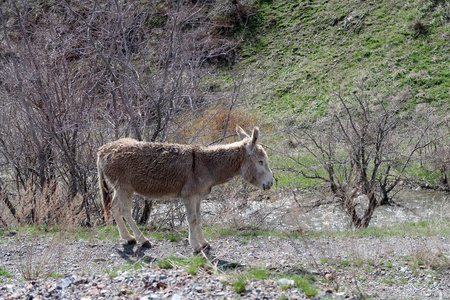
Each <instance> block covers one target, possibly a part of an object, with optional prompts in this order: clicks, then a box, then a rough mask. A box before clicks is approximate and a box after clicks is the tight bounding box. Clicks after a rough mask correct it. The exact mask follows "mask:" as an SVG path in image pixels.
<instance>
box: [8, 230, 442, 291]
mask: <svg viewBox="0 0 450 300" xmlns="http://www.w3.org/2000/svg"><path fill="white" fill-rule="evenodd" d="M152 242H153V247H152V248H151V249H139V248H138V247H137V246H131V245H124V244H122V243H121V242H120V241H104V240H100V239H98V238H95V237H92V238H89V239H87V240H83V239H80V240H76V241H74V240H73V238H72V239H70V238H68V237H61V236H57V235H51V234H46V235H21V234H16V235H12V236H0V266H1V269H0V270H3V271H6V272H7V274H6V275H8V274H9V275H10V276H6V275H5V274H3V275H1V274H2V273H0V299H1V300H3V299H44V298H45V299H47V298H51V299H85V300H86V299H212V298H213V299H236V298H244V299H280V297H283V298H285V299H310V298H308V297H307V296H306V295H305V294H304V292H303V291H302V290H300V289H297V288H295V287H294V286H291V287H287V286H286V284H284V285H282V284H281V283H280V281H279V280H280V279H281V278H284V277H288V274H299V275H304V274H312V275H313V276H314V277H315V278H316V282H315V283H314V284H315V286H316V288H317V290H318V295H316V296H315V299H320V298H326V299H362V298H364V297H366V298H367V297H371V298H375V299H450V269H449V264H448V262H449V260H450V257H449V253H450V241H449V237H448V236H426V237H421V236H418V237H416V236H413V237H408V236H406V237H364V238H348V237H343V238H341V237H339V238H337V237H325V236H324V237H319V238H309V237H306V238H304V239H288V238H279V237H255V238H245V237H239V238H234V237H223V238H218V239H215V240H213V241H211V244H212V246H213V250H211V253H210V254H211V255H213V256H214V257H215V258H216V261H221V262H223V261H227V262H232V263H235V264H240V265H241V266H240V267H238V268H236V269H227V270H224V271H220V268H219V269H215V267H216V266H215V265H214V267H210V268H200V269H199V271H198V273H197V274H196V275H189V274H188V273H187V272H186V270H185V269H186V266H184V267H183V266H180V267H177V268H173V269H161V268H159V267H158V264H157V263H156V259H162V258H167V257H169V256H170V255H173V256H175V257H192V251H191V249H190V247H189V246H188V245H186V241H180V242H177V243H173V242H169V241H160V240H153V241H152ZM136 262H140V264H139V265H140V266H141V267H140V268H138V269H131V270H127V269H130V267H131V266H132V265H133V264H134V263H136ZM127 266H128V268H127ZM252 267H260V268H264V269H267V270H269V271H270V274H274V275H275V276H271V277H270V279H264V280H256V279H248V280H247V285H246V289H245V291H244V292H243V293H240V294H237V293H236V292H235V291H234V289H233V285H232V283H233V282H234V281H235V280H236V277H237V275H239V274H245V272H246V270H248V269H250V268H252ZM3 273H5V272H3ZM50 273H51V274H52V275H53V276H51V277H49V276H48V275H49V274H50ZM54 275H59V276H54ZM24 276H27V277H30V278H36V279H32V280H23V279H24ZM52 277H56V278H52ZM357 295H358V296H357ZM313 298H314V297H313Z"/></svg>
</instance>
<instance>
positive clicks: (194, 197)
mask: <svg viewBox="0 0 450 300" xmlns="http://www.w3.org/2000/svg"><path fill="white" fill-rule="evenodd" d="M236 133H237V134H238V136H239V138H240V139H241V140H240V141H239V142H235V143H231V144H227V145H218V146H211V147H201V146H192V145H179V144H166V143H156V142H139V141H136V140H133V139H130V138H124V139H120V140H117V141H115V142H111V143H108V144H105V145H103V146H102V147H100V148H99V150H98V156H97V168H98V178H99V185H100V191H101V196H102V200H103V208H104V211H105V216H106V220H107V222H108V220H109V217H110V210H111V208H112V215H113V217H114V220H115V221H116V223H117V226H118V228H119V233H120V237H121V238H123V239H125V240H126V241H127V242H128V243H129V244H134V243H136V242H137V243H138V245H140V246H143V247H149V248H150V247H151V244H150V242H149V241H148V239H146V238H145V237H144V235H143V234H142V232H141V231H140V230H139V228H138V227H137V226H136V223H135V222H134V220H133V218H132V216H131V207H132V195H133V192H136V193H138V194H140V195H142V196H144V197H147V198H155V199H167V198H182V199H183V202H184V205H185V207H186V213H187V220H188V222H189V244H190V245H191V246H192V248H193V249H194V253H199V252H200V251H201V250H203V249H205V250H206V249H210V245H209V243H208V242H207V241H206V240H205V238H204V237H203V233H202V228H201V213H200V203H201V200H202V198H203V197H204V196H206V195H207V194H209V193H210V191H211V188H212V187H213V186H215V185H218V184H222V183H225V182H227V181H229V180H231V179H232V178H233V177H235V176H237V175H239V174H241V176H242V177H243V178H244V180H245V181H247V182H249V183H251V184H252V185H254V186H256V187H258V188H260V189H263V190H268V189H270V188H271V186H272V185H273V174H272V171H271V170H270V168H269V165H268V159H267V154H266V152H265V151H264V149H263V147H262V146H261V145H260V144H258V143H257V140H258V135H259V129H258V127H255V128H253V133H252V136H251V137H250V136H248V134H247V133H245V131H244V130H243V129H242V128H241V127H239V126H236ZM108 186H109V187H111V188H112V189H113V191H114V193H113V197H112V199H111V197H109V195H108ZM123 219H125V221H126V222H127V223H128V224H129V225H130V227H131V229H132V231H133V234H134V237H133V236H132V235H131V234H130V233H129V232H128V230H127V228H126V227H125V223H124V220H123ZM136 240H137V241H136Z"/></svg>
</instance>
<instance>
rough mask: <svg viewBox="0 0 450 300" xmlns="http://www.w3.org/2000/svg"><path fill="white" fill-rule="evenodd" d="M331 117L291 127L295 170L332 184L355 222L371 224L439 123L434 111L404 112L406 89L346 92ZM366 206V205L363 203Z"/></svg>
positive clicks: (336, 196) (331, 112)
mask: <svg viewBox="0 0 450 300" xmlns="http://www.w3.org/2000/svg"><path fill="white" fill-rule="evenodd" d="M336 97H337V102H333V103H332V105H334V106H335V108H332V107H330V111H329V115H326V116H324V117H321V118H319V119H318V120H316V121H308V120H305V121H303V122H301V126H299V127H298V128H296V129H295V130H292V131H291V138H292V139H293V140H295V141H296V143H298V146H299V148H300V150H299V152H297V153H296V155H292V154H290V155H289V157H290V158H291V159H292V160H293V161H294V162H295V167H293V168H291V170H292V171H294V172H297V173H299V174H301V175H302V176H304V177H305V178H310V179H318V180H321V181H323V182H326V183H327V185H328V186H329V188H330V190H331V192H332V193H333V195H334V199H335V201H338V202H339V203H341V204H342V205H343V208H344V210H345V212H346V213H347V214H348V215H349V217H350V220H351V222H352V224H353V225H354V226H355V227H357V228H359V227H367V226H368V225H369V223H370V220H371V218H372V215H373V213H374V211H375V209H376V208H377V207H378V206H380V205H386V204H390V203H391V202H390V200H391V199H390V195H391V193H392V191H393V190H394V188H395V187H396V186H397V185H398V184H399V182H400V181H401V179H402V178H403V175H404V174H405V171H406V169H407V167H408V165H409V164H410V163H411V160H412V159H413V156H414V154H415V153H416V151H417V150H419V149H420V148H422V147H426V146H427V144H426V143H423V139H424V136H425V135H426V133H427V132H428V131H429V130H430V129H431V128H432V127H433V126H434V122H433V120H432V118H429V115H421V114H417V115H415V116H410V115H408V114H404V113H402V110H403V106H404V104H405V103H406V99H405V97H407V95H405V94H404V93H400V94H399V95H397V96H396V97H385V98H380V97H377V96H373V95H370V94H368V93H367V92H366V90H365V89H364V88H363V87H361V88H360V89H359V90H358V91H357V92H356V93H355V95H354V98H353V99H351V100H346V99H344V98H343V96H342V95H341V92H340V91H339V93H338V94H337V95H336ZM358 205H361V206H362V207H361V208H360V209H357V206H358Z"/></svg>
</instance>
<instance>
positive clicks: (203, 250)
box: [194, 244, 211, 255]
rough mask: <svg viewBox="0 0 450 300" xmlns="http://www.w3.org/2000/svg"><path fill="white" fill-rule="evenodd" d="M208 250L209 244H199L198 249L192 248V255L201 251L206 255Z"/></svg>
mask: <svg viewBox="0 0 450 300" xmlns="http://www.w3.org/2000/svg"><path fill="white" fill-rule="evenodd" d="M210 250H211V245H210V244H205V245H204V246H201V247H200V248H199V249H197V250H194V255H198V254H200V253H202V252H203V253H205V254H206V255H208V254H209V251H210Z"/></svg>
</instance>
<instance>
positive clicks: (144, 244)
mask: <svg viewBox="0 0 450 300" xmlns="http://www.w3.org/2000/svg"><path fill="white" fill-rule="evenodd" d="M141 247H142V248H151V247H152V244H150V242H149V241H145V242H144V243H143V244H142V245H141Z"/></svg>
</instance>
